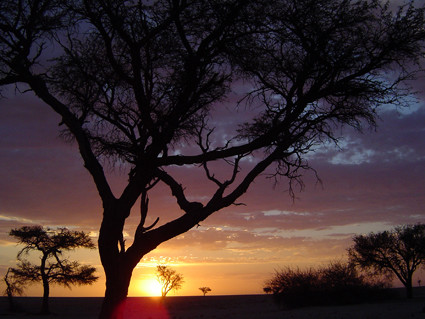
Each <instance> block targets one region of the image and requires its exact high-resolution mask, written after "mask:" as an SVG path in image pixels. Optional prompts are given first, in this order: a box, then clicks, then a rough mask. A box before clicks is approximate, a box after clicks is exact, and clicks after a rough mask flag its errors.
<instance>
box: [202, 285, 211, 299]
mask: <svg viewBox="0 0 425 319" xmlns="http://www.w3.org/2000/svg"><path fill="white" fill-rule="evenodd" d="M199 290H200V291H202V293H203V294H204V297H205V295H206V294H207V293H208V292H210V291H211V288H210V287H201V288H199Z"/></svg>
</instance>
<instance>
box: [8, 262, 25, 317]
mask: <svg viewBox="0 0 425 319" xmlns="http://www.w3.org/2000/svg"><path fill="white" fill-rule="evenodd" d="M3 281H4V283H5V284H6V289H5V290H4V295H5V296H7V299H8V300H9V309H10V310H11V311H15V310H16V306H15V303H14V301H13V297H14V296H16V295H18V296H21V295H22V294H23V293H24V283H25V281H24V280H22V278H20V277H16V276H14V274H13V271H12V268H9V269H7V272H6V274H5V275H4V277H3Z"/></svg>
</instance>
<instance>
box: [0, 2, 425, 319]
mask: <svg viewBox="0 0 425 319" xmlns="http://www.w3.org/2000/svg"><path fill="white" fill-rule="evenodd" d="M0 17H1V23H0V85H9V84H15V83H19V87H22V86H23V88H24V91H25V92H28V91H32V92H34V93H35V95H36V96H37V97H39V98H40V99H41V100H42V101H44V102H45V103H46V104H47V105H49V106H50V107H51V108H52V110H53V111H55V112H56V113H57V114H59V116H60V117H61V123H60V124H61V126H62V128H63V131H62V135H63V136H65V137H69V139H70V140H73V141H74V142H75V143H77V144H78V149H79V152H80V154H81V156H82V160H83V162H84V167H85V168H86V169H87V170H88V172H89V173H90V174H91V176H92V178H93V181H94V183H95V185H96V187H97V190H98V192H99V196H100V198H101V202H102V207H103V215H102V216H103V217H102V218H103V219H102V223H101V227H100V232H99V240H98V243H99V253H100V258H101V262H102V265H103V268H104V270H105V275H106V291H105V299H104V303H103V306H102V310H101V314H100V318H115V317H119V316H120V314H119V311H115V310H116V309H120V307H118V306H119V305H120V304H122V303H123V302H124V300H125V298H126V296H127V293H128V286H129V284H130V280H131V275H132V271H133V269H134V267H136V265H137V264H138V262H139V261H140V260H141V258H142V257H143V256H145V255H146V254H147V253H149V252H150V251H151V250H153V249H155V248H156V247H158V245H160V244H161V243H163V242H165V241H167V240H169V239H171V238H173V237H176V236H178V235H180V234H182V233H184V232H186V231H188V230H189V229H191V228H192V227H194V226H196V225H198V224H199V223H200V222H202V221H203V220H205V219H206V218H207V217H208V216H210V215H211V214H213V213H214V212H216V211H218V210H221V209H222V208H225V207H228V206H230V205H232V204H234V203H235V202H236V201H238V199H240V197H241V196H242V195H243V194H244V193H245V192H246V191H247V190H248V188H249V186H250V185H251V183H252V182H253V181H254V180H255V179H256V178H257V177H258V176H259V175H261V174H264V173H268V174H270V175H271V177H274V178H275V179H276V180H278V179H279V178H281V177H282V178H288V181H289V185H290V187H289V189H290V193H291V194H292V192H293V185H294V183H296V182H299V183H300V185H301V186H302V181H301V176H302V175H301V174H302V173H301V170H302V169H308V168H309V165H308V163H307V161H306V160H305V158H304V155H305V154H306V153H308V152H309V151H310V150H311V148H313V147H314V146H316V145H317V144H321V143H322V142H323V141H325V140H329V139H330V140H333V141H335V142H337V137H336V136H335V135H334V132H335V131H338V127H339V126H341V125H349V126H353V127H355V128H357V129H361V127H362V123H363V122H364V121H365V122H367V123H368V124H371V125H374V124H375V116H376V108H377V107H378V106H379V105H385V104H388V103H401V102H403V99H402V98H403V97H404V96H406V95H407V94H408V90H407V89H406V87H404V86H403V84H404V83H405V80H409V79H412V78H413V77H414V75H415V73H416V71H417V70H418V65H417V64H416V62H418V60H419V59H420V58H421V57H422V53H423V40H424V37H425V35H424V33H425V32H424V28H423V25H424V17H423V9H415V8H414V6H413V5H407V6H404V7H402V8H400V10H399V11H397V12H391V11H390V10H389V9H388V7H387V6H385V5H382V3H381V0H359V1H357V0H356V1H354V0H317V1H311V0H299V1H293V0H277V1H269V0H255V1H254V0H232V1H228V0H217V1H201V0H190V1H189V0H179V1H166V0H157V1H152V2H150V1H142V0H136V1H122V0H120V1H118V0H111V1H100V0H91V1H88V0H38V1H35V0H23V1H14V0H3V1H2V2H1V4H0ZM48 47H54V48H56V50H51V49H49V50H46V48H48ZM241 83H244V85H242V84H241ZM237 85H239V89H238V90H232V89H233V88H235V87H236V86H237ZM238 92H239V93H238ZM232 94H234V95H232ZM238 95H239V96H238ZM236 100H237V101H238V102H234V103H233V102H232V101H236ZM224 103H226V107H227V109H231V110H235V111H238V112H239V114H238V115H237V116H233V115H229V116H233V117H232V118H227V119H225V120H224V119H223V118H220V116H223V115H222V112H220V111H219V110H224V109H225V107H224ZM232 103H233V104H232ZM244 106H246V107H244ZM242 121H245V122H243V123H242ZM226 123H231V125H227V124H226ZM220 125H221V126H220ZM223 131H225V134H223ZM218 160H222V161H221V163H222V165H220V170H224V169H227V170H228V171H227V174H226V172H223V171H220V174H218V172H216V171H214V168H217V166H214V167H213V166H212V165H211V163H212V162H217V161H218ZM111 162H112V163H115V162H118V163H120V166H121V167H123V168H124V169H127V172H128V181H127V184H126V185H125V186H124V188H123V189H122V190H121V191H120V192H118V193H116V194H114V193H113V191H112V189H111V186H110V182H109V180H108V179H107V177H106V175H105V173H104V169H103V165H105V163H111ZM179 167H185V169H187V168H190V169H191V170H192V172H193V173H195V172H196V174H202V173H203V174H204V176H205V179H206V180H207V181H208V182H210V183H211V185H212V187H214V190H213V191H212V193H211V196H210V197H207V196H206V194H203V196H204V197H203V198H205V200H204V201H203V202H202V203H200V202H196V201H193V200H191V199H190V198H191V195H190V189H189V188H187V187H184V186H183V182H184V180H181V179H180V178H179V176H182V175H187V174H188V173H187V171H185V174H182V175H179V173H180V170H179ZM268 168H269V169H271V171H270V170H267V169H268ZM159 184H163V185H165V186H166V187H168V188H169V189H170V193H171V195H172V196H173V197H174V198H175V200H176V203H177V206H178V209H180V210H181V211H182V214H181V215H180V216H178V217H177V218H175V219H174V220H171V221H169V222H164V223H163V224H158V226H157V222H158V220H159V218H156V219H155V217H156V216H154V218H153V219H151V220H152V221H153V220H154V219H155V221H154V222H153V223H152V224H151V225H145V222H147V221H149V218H148V208H149V207H148V206H149V205H148V203H149V200H148V198H149V196H148V193H149V192H150V191H151V190H152V189H153V188H154V187H156V186H157V185H159ZM195 188H196V187H195ZM192 198H193V197H192ZM138 199H141V209H140V222H139V225H138V226H137V227H136V229H135V231H134V236H133V242H132V243H131V245H130V246H129V247H125V242H124V240H123V229H124V224H125V222H126V220H127V218H128V217H129V216H130V212H131V211H132V210H131V208H132V207H133V206H134V205H135V203H136V201H137V200H138ZM133 211H134V210H133ZM156 226H157V227H156Z"/></svg>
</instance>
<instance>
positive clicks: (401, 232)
mask: <svg viewBox="0 0 425 319" xmlns="http://www.w3.org/2000/svg"><path fill="white" fill-rule="evenodd" d="M353 241H354V245H353V246H352V247H350V248H349V249H348V254H349V258H350V262H352V263H353V264H355V265H358V266H360V267H361V268H363V269H367V270H372V271H374V272H375V273H382V274H386V275H395V276H396V277H397V278H398V279H399V280H400V282H401V283H403V285H404V286H405V287H406V295H407V298H412V297H413V284H412V280H413V273H414V272H415V271H416V270H417V269H418V268H419V267H424V265H425V224H416V225H405V226H399V227H396V228H394V229H393V230H391V231H383V232H379V233H370V234H368V235H356V236H354V238H353Z"/></svg>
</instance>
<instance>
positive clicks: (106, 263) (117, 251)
mask: <svg viewBox="0 0 425 319" xmlns="http://www.w3.org/2000/svg"><path fill="white" fill-rule="evenodd" d="M113 209H114V208H113V207H109V208H105V213H104V217H103V220H102V225H101V227H100V232H99V241H98V243H99V254H100V258H101V261H102V266H103V269H104V271H105V276H106V290H105V297H104V299H103V303H102V308H101V311H100V314H99V319H122V318H124V317H123V311H124V308H125V301H126V298H127V294H128V287H129V285H130V280H131V275H132V273H133V269H134V267H135V266H136V265H137V263H136V264H134V265H133V264H130V263H129V261H128V258H126V254H125V248H124V240H123V238H122V231H123V227H124V220H123V219H121V218H120V216H122V215H120V214H117V213H116V210H115V211H113Z"/></svg>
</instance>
